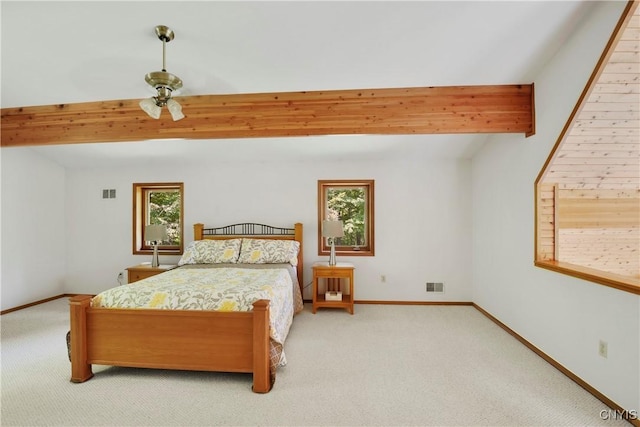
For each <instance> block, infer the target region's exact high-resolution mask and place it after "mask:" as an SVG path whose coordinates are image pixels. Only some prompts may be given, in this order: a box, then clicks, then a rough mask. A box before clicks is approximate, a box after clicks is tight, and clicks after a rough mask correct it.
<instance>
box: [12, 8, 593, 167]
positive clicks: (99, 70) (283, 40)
mask: <svg viewBox="0 0 640 427" xmlns="http://www.w3.org/2000/svg"><path fill="white" fill-rule="evenodd" d="M593 5H594V2H591V1H532V2H523V1H513V2H511V1H471V2H463V1H445V2H438V1H410V2H402V1H371V2H369V1H354V2H338V1H319V2H308V1H283V2H271V1H257V2H246V1H236V2H221V1H193V2H188V1H187V2H167V1H156V2H150V1H127V2H124V1H104V2H93V1H86V2H85V1H71V2H57V1H44V2H33V1H20V2H18V1H2V2H1V3H0V7H1V17H2V30H1V31H2V33H1V36H2V51H1V53H2V74H1V78H2V87H1V88H2V92H1V102H2V107H3V108H4V107H16V106H33V105H48V104H60V103H74V102H89V101H99V100H113V99H138V98H146V97H149V96H151V95H152V90H151V89H150V88H149V87H148V86H147V84H146V83H145V81H144V75H145V74H146V73H147V72H150V71H157V70H159V69H161V67H162V43H161V42H160V41H159V40H158V38H157V37H156V36H155V34H154V27H155V26H156V25H158V24H163V25H167V26H169V27H170V28H172V29H173V30H174V31H175V33H176V37H175V40H173V41H172V42H170V43H168V44H167V64H166V65H167V70H168V71H169V72H171V73H173V74H176V75H178V76H179V77H180V78H182V80H183V81H184V88H183V90H181V91H180V93H179V94H178V96H180V95H199V94H233V93H254V92H291V91H305V90H333V89H357V88H386V87H414V86H450V85H484V84H515V83H531V82H533V81H534V78H535V76H536V74H537V72H538V71H539V70H540V69H541V67H543V66H544V65H545V63H546V62H547V61H548V60H549V59H550V58H551V57H552V56H553V55H554V54H555V52H556V51H557V50H558V49H559V48H560V47H561V46H562V44H563V43H564V42H565V41H566V40H567V38H568V37H570V35H571V33H572V32H573V30H574V29H575V28H576V26H577V25H579V24H580V21H581V20H582V19H583V18H584V17H585V16H586V15H587V14H588V13H590V12H591V10H592V9H593ZM177 99H179V98H177ZM141 114H144V113H142V112H141ZM164 114H167V113H166V112H164ZM185 114H186V115H187V116H188V115H189V112H188V111H185ZM523 138H524V137H523ZM484 139H485V136H476V135H433V136H431V135H427V136H424V135H423V136H403V137H394V136H385V137H382V136H332V137H313V138H297V137H296V138H277V139H261V140H253V139H252V140H248V139H244V140H217V141H147V142H136V143H117V144H82V145H73V146H51V147H39V148H34V149H35V150H38V151H39V152H41V153H42V154H44V155H46V156H48V157H50V158H52V159H54V160H55V161H58V162H59V163H61V164H62V165H64V166H67V167H112V166H113V165H115V164H117V165H126V164H128V163H127V162H130V163H131V164H135V163H136V162H138V161H139V160H140V159H147V160H152V159H155V160H156V161H158V162H160V161H163V159H164V160H167V159H171V158H175V157H176V156H177V157H180V158H181V160H182V161H184V162H197V161H198V159H201V158H202V157H203V153H204V154H206V153H211V154H215V156H214V158H215V159H217V160H223V161H236V160H251V159H253V160H258V159H259V160H261V161H264V160H268V159H269V158H270V156H272V155H274V154H275V155H277V156H278V158H281V159H296V160H312V159H337V158H343V157H344V156H345V155H357V156H359V157H360V158H362V159H365V160H367V159H380V158H385V159H386V158H393V157H398V158H402V156H412V157H415V156H425V157H436V158H441V157H454V158H460V157H462V158H468V157H470V156H472V155H473V153H474V152H476V150H477V148H478V147H479V146H480V145H481V144H482V141H483V140H484ZM152 148H153V149H152ZM151 152H153V154H150V153H151Z"/></svg>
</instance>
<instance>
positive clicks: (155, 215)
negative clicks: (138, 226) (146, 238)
mask: <svg viewBox="0 0 640 427" xmlns="http://www.w3.org/2000/svg"><path fill="white" fill-rule="evenodd" d="M148 194H149V205H148V206H149V218H148V221H147V224H145V225H150V224H162V225H165V226H166V227H167V235H168V236H169V238H168V239H167V240H166V241H165V242H162V244H169V245H180V241H181V238H182V236H181V233H180V210H181V209H180V207H181V205H182V199H181V197H180V196H181V195H180V191H178V190H165V191H162V190H159V191H155V190H151V191H149V192H148Z"/></svg>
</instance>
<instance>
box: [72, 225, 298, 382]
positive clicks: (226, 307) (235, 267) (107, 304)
mask: <svg viewBox="0 0 640 427" xmlns="http://www.w3.org/2000/svg"><path fill="white" fill-rule="evenodd" d="M237 240H240V241H241V249H240V254H239V257H238V259H237V262H235V263H231V264H229V263H227V261H228V260H226V259H220V260H218V261H220V262H215V263H213V264H212V265H210V266H206V265H205V266H203V265H199V263H198V262H197V260H196V261H195V262H190V261H193V259H192V258H193V257H194V254H195V258H198V257H202V256H203V255H202V254H201V253H200V254H198V251H197V250H196V249H194V250H191V251H190V248H191V249H193V248H197V247H203V245H205V244H209V243H210V244H211V245H213V244H214V242H211V241H215V242H217V243H215V244H224V245H227V246H229V245H231V246H233V245H235V244H236V243H235V242H236V241H237ZM295 242H297V243H295ZM292 243H293V244H295V247H297V248H298V250H297V253H296V255H295V257H294V258H293V259H291V260H290V263H289V264H290V265H289V268H286V269H285V268H284V265H282V266H281V265H277V264H279V262H280V261H282V260H276V261H278V263H275V264H276V265H267V264H271V263H270V262H269V261H271V260H270V259H268V258H270V257H272V256H275V257H277V256H279V255H278V254H276V255H273V253H271V252H269V251H271V249H273V247H274V245H276V246H278V248H280V246H279V245H280V244H282V245H283V246H286V247H291V246H292V245H291V244H292ZM252 245H253V246H252ZM256 245H257V246H256ZM261 245H262V246H261ZM265 245H266V246H265ZM192 246H193V247H192ZM267 246H268V247H269V248H271V249H269V250H266V249H265V248H267ZM256 247H257V248H258V249H256ZM245 249H246V250H245ZM250 249H253V250H250ZM224 253H225V254H227V255H228V251H227V252H224ZM256 254H258V255H257V256H256ZM264 256H266V258H267V259H266V261H265V260H264V259H262V258H263V257H264ZM280 256H281V254H280ZM190 257H191V258H190ZM209 261H210V260H209ZM241 261H243V262H241ZM244 261H248V263H247V265H245V262H244ZM262 261H265V262H262ZM249 263H250V264H251V265H248V264H249ZM180 264H182V265H181V266H179V267H178V268H176V269H174V270H170V271H167V272H165V273H162V274H159V275H156V276H153V277H150V278H147V279H143V280H140V281H138V282H135V284H133V285H122V286H119V287H116V288H112V289H110V290H107V291H105V292H103V293H100V294H99V295H96V296H92V295H76V296H73V297H71V298H70V300H69V304H70V321H71V328H70V331H69V335H68V347H69V357H70V360H71V381H72V382H77V383H81V382H84V381H87V380H88V379H90V378H92V377H93V372H92V365H93V364H96V365H109V366H123V367H138V368H155V369H176V370H197V371H219V372H245V373H252V374H253V386H252V389H253V391H254V392H256V393H267V392H269V391H270V390H271V388H272V386H273V384H274V382H275V377H276V375H275V373H276V369H277V367H278V366H280V365H282V364H283V363H286V359H285V357H284V350H283V344H284V339H285V338H286V334H287V332H288V328H285V329H286V330H280V331H275V332H274V320H273V318H274V317H278V316H279V317H285V316H287V314H282V312H281V308H280V307H281V306H284V307H288V304H293V308H291V307H288V308H286V309H285V310H289V311H291V310H293V313H294V314H295V313H297V312H299V311H300V310H301V309H302V286H303V280H302V270H303V251H302V224H300V223H296V224H295V225H294V227H292V228H279V227H273V226H268V225H263V224H255V223H243V224H234V225H229V226H224V227H218V228H205V227H204V225H203V224H195V225H194V241H193V242H191V243H190V245H189V246H188V247H187V248H185V253H184V255H183V256H182V258H181V260H180ZM208 267H211V268H208ZM214 270H215V271H216V272H215V273H214V272H213V271H214ZM276 270H277V271H276ZM283 271H286V275H287V276H289V278H288V279H287V278H286V277H285V275H284V273H282V272H283ZM205 272H206V274H207V275H212V276H211V277H216V279H211V280H214V281H218V282H220V283H227V282H232V281H238V283H240V282H242V283H244V282H246V281H249V282H251V281H252V280H254V279H257V278H261V279H260V280H263V282H264V280H272V279H273V278H275V277H279V280H281V281H283V282H284V283H285V285H287V286H290V287H291V288H292V289H291V292H290V293H291V295H292V297H291V302H290V303H287V302H285V303H277V301H278V300H277V298H278V297H277V294H278V292H276V291H274V289H276V285H275V284H274V285H273V286H272V285H271V283H269V285H268V286H265V283H258V288H265V289H266V290H267V291H266V293H256V292H258V291H256V290H255V287H254V290H253V291H252V292H254V293H253V294H251V295H245V296H244V297H243V298H244V300H243V301H244V303H243V304H240V303H230V302H229V301H228V300H226V299H225V298H227V296H228V295H227V294H225V293H224V292H226V291H215V292H213V293H216V292H217V293H218V294H221V295H223V297H222V299H223V300H224V301H217V302H215V303H209V302H207V303H205V304H203V303H201V302H199V303H194V302H193V301H195V297H193V298H192V296H193V295H192V294H188V293H187V294H185V293H181V294H180V296H176V295H177V294H174V293H171V294H170V296H169V297H167V295H169V293H170V292H174V290H175V289H176V288H171V289H172V290H171V291H166V289H169V288H165V291H166V292H164V293H163V295H164V296H163V297H162V298H158V295H157V294H150V293H149V292H147V293H145V292H142V293H141V294H136V295H137V296H135V297H133V296H127V295H129V294H126V292H125V291H129V290H132V289H136V290H140V289H144V288H148V289H151V288H152V287H154V286H156V285H157V286H163V283H164V285H167V283H165V282H169V283H171V281H173V282H174V283H177V282H179V283H180V284H182V285H184V286H182V290H181V292H193V293H202V289H204V286H203V283H204V282H206V281H209V280H210V279H208V278H204V277H203V275H204V274H205ZM237 276H243V277H244V276H249V278H248V279H247V278H242V279H240V278H238V277H237ZM265 276H269V277H268V278H265ZM221 277H222V279H221ZM191 282H193V284H194V285H193V286H194V288H193V289H199V291H197V292H196V291H195V290H193V291H189V290H187V289H188V284H189V283H191ZM227 284H228V283H227ZM227 289H233V293H240V292H239V291H238V289H239V287H233V286H227ZM175 292H177V291H175ZM280 293H282V292H280ZM207 295H208V296H205V301H210V299H209V296H210V294H207ZM159 300H162V301H159ZM177 300H184V301H189V304H187V306H176V305H175V304H174V303H173V302H171V301H174V302H175V301H177ZM123 301H125V303H124V304H123ZM140 301H142V302H140ZM144 301H146V303H145V302H144ZM167 301H168V302H167ZM175 307H181V308H177V309H176V308H175ZM282 335H284V336H282Z"/></svg>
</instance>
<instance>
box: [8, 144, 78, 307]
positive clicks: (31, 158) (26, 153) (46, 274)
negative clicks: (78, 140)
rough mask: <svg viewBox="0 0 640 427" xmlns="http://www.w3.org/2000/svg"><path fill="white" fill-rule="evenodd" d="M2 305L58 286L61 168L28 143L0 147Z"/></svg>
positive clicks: (52, 292)
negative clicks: (25, 144)
mask: <svg viewBox="0 0 640 427" xmlns="http://www.w3.org/2000/svg"><path fill="white" fill-rule="evenodd" d="M1 162H2V284H1V288H0V289H1V291H0V295H1V297H0V307H1V309H2V310H5V309H9V308H13V307H17V306H20V305H23V304H28V303H31V302H34V301H38V300H41V299H44V298H49V297H52V296H56V295H60V294H62V293H63V292H64V276H65V272H66V260H65V256H64V252H65V246H66V236H65V227H64V224H65V220H64V215H65V197H64V195H65V171H64V169H63V168H62V167H60V166H59V165H57V164H55V163H52V162H51V161H49V160H47V159H45V158H44V157H42V156H41V155H39V154H37V153H35V152H34V151H33V150H31V149H29V148H15V149H12V148H3V149H2V159H1Z"/></svg>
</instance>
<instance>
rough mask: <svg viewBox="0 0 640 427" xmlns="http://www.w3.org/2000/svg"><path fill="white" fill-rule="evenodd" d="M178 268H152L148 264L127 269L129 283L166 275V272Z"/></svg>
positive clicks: (171, 266) (163, 266) (165, 266)
mask: <svg viewBox="0 0 640 427" xmlns="http://www.w3.org/2000/svg"><path fill="white" fill-rule="evenodd" d="M176 267H177V266H176V265H161V266H160V267H151V266H150V265H148V264H142V265H137V266H135V267H129V268H127V272H128V274H127V279H128V283H133V282H137V281H138V280H142V279H146V278H148V277H151V276H155V275H156V274H160V273H164V272H165V271H169V270H171V269H173V268H176Z"/></svg>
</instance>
